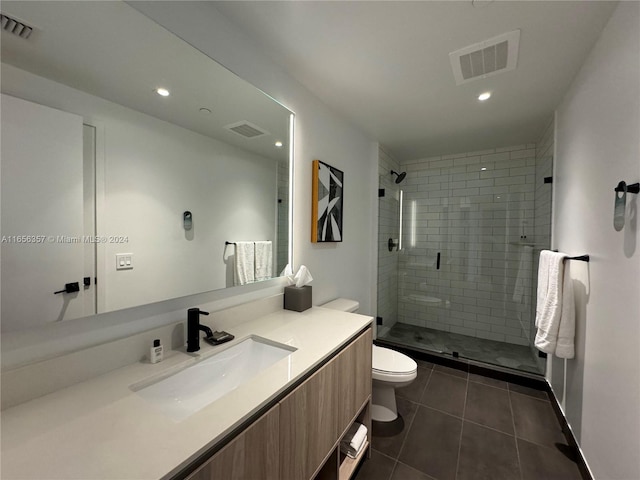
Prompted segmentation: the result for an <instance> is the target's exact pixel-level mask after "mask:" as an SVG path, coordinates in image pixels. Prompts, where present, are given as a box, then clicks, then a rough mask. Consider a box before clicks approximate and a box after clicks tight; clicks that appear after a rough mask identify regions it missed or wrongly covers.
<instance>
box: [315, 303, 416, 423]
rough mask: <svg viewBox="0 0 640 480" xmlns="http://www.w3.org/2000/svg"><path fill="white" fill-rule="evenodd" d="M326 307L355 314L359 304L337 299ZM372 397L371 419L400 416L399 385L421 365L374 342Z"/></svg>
mask: <svg viewBox="0 0 640 480" xmlns="http://www.w3.org/2000/svg"><path fill="white" fill-rule="evenodd" d="M321 307H323V308H330V309H332V310H340V311H343V312H351V313H356V312H357V311H358V308H360V304H359V303H358V302H357V301H355V300H349V299H346V298H337V299H336V300H333V301H331V302H329V303H325V304H324V305H321ZM372 348H373V358H372V363H373V372H372V377H373V395H372V396H373V399H372V407H371V418H372V419H373V420H376V421H378V422H391V421H393V420H395V419H396V418H398V407H397V406H396V391H395V389H396V388H399V387H406V386H407V385H409V384H410V383H411V382H413V381H414V380H415V379H416V376H417V375H418V364H417V363H416V362H415V361H414V360H412V359H411V358H409V357H407V356H406V355H404V354H403V353H400V352H396V351H395V350H391V349H390V348H384V347H379V346H377V345H372Z"/></svg>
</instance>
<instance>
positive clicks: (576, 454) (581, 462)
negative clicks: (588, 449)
mask: <svg viewBox="0 0 640 480" xmlns="http://www.w3.org/2000/svg"><path fill="white" fill-rule="evenodd" d="M547 394H548V395H549V400H550V402H551V407H552V408H553V411H554V413H555V414H556V417H557V418H558V421H559V422H560V425H561V426H562V433H563V434H564V438H565V439H566V440H567V444H568V445H569V447H570V448H571V455H572V456H573V460H574V461H575V462H576V465H578V469H579V470H580V475H582V478H583V480H594V477H593V475H592V474H591V470H590V469H589V465H587V461H586V460H585V458H584V455H583V453H582V449H581V448H580V445H579V444H578V441H577V440H576V437H575V435H574V434H573V430H571V426H570V425H569V422H567V417H565V416H564V412H563V411H562V407H560V402H559V401H558V398H557V397H556V394H555V392H554V391H553V388H551V387H550V386H549V389H548V391H547Z"/></svg>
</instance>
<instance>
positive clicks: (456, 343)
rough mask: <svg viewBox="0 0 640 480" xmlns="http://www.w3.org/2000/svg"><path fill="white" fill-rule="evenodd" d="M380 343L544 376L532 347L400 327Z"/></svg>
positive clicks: (401, 324) (383, 336)
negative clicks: (454, 353)
mask: <svg viewBox="0 0 640 480" xmlns="http://www.w3.org/2000/svg"><path fill="white" fill-rule="evenodd" d="M378 338H379V339H380V340H387V341H389V342H393V343H397V344H400V345H403V346H407V347H414V348H417V349H420V350H427V351H432V352H439V353H448V354H451V353H453V352H454V351H455V352H458V354H459V355H460V357H463V358H467V359H470V360H477V361H480V362H484V363H489V364H492V365H499V366H502V367H507V368H514V369H516V370H521V371H524V372H530V373H536V374H543V373H544V372H543V371H541V369H540V367H539V366H538V362H537V359H536V357H535V356H534V354H533V353H532V352H531V350H530V348H529V347H526V346H523V345H514V344H512V343H504V342H497V341H495V340H486V339H484V338H477V337H470V336H468V335H460V334H458V333H451V332H444V331H442V330H434V329H432V328H425V327H419V326H416V325H408V324H406V323H396V324H395V325H394V326H393V327H391V329H390V330H389V331H388V332H386V333H385V334H384V335H381V336H379V337H378Z"/></svg>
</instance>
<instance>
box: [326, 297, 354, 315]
mask: <svg viewBox="0 0 640 480" xmlns="http://www.w3.org/2000/svg"><path fill="white" fill-rule="evenodd" d="M320 306H321V307H322V308H330V309H331V310H340V311H341V312H349V313H356V312H357V311H358V309H359V308H360V302H358V301H357V300H350V299H348V298H336V299H335V300H331V301H330V302H327V303H325V304H324V305H320Z"/></svg>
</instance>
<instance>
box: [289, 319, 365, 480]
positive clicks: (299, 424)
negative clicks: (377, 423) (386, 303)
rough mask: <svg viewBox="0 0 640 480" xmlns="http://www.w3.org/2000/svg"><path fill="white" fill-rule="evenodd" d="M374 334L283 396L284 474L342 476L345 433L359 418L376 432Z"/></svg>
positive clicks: (293, 479) (294, 478)
mask: <svg viewBox="0 0 640 480" xmlns="http://www.w3.org/2000/svg"><path fill="white" fill-rule="evenodd" d="M372 335H373V333H372V330H371V329H370V328H369V329H367V330H366V331H365V332H363V333H362V334H361V335H360V336H359V337H358V338H356V339H355V340H354V341H353V342H351V343H350V344H349V346H347V347H346V348H345V349H344V350H343V351H342V352H340V353H339V354H338V355H336V356H335V357H334V358H333V359H332V360H331V361H329V362H328V363H327V364H326V365H324V366H323V367H321V368H320V369H319V370H318V371H317V372H316V373H314V374H313V375H312V376H311V377H310V378H309V379H308V380H306V381H305V382H304V383H302V385H300V386H299V387H298V388H297V389H295V390H294V391H293V392H291V394H289V395H288V396H287V397H285V398H284V399H283V400H282V401H281V402H280V478H281V479H282V480H303V479H311V478H313V477H314V475H315V478H322V479H325V478H327V479H334V478H335V479H337V478H342V476H340V477H339V476H338V472H339V468H340V464H341V463H342V462H340V458H341V455H340V452H339V450H340V439H341V438H342V435H344V433H345V432H346V430H347V429H348V428H349V426H350V425H351V423H352V422H353V421H354V420H356V418H358V419H359V420H360V421H361V423H364V424H365V425H366V426H367V428H368V430H369V432H371V421H370V414H369V406H370V401H371V345H372V339H373V337H372ZM369 438H370V437H369ZM355 466H357V465H354V467H353V468H354V469H355ZM321 467H322V468H321ZM344 470H345V469H344V468H342V469H340V472H344ZM351 471H352V470H351ZM349 476H350V473H348V474H345V478H348V477H349Z"/></svg>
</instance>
